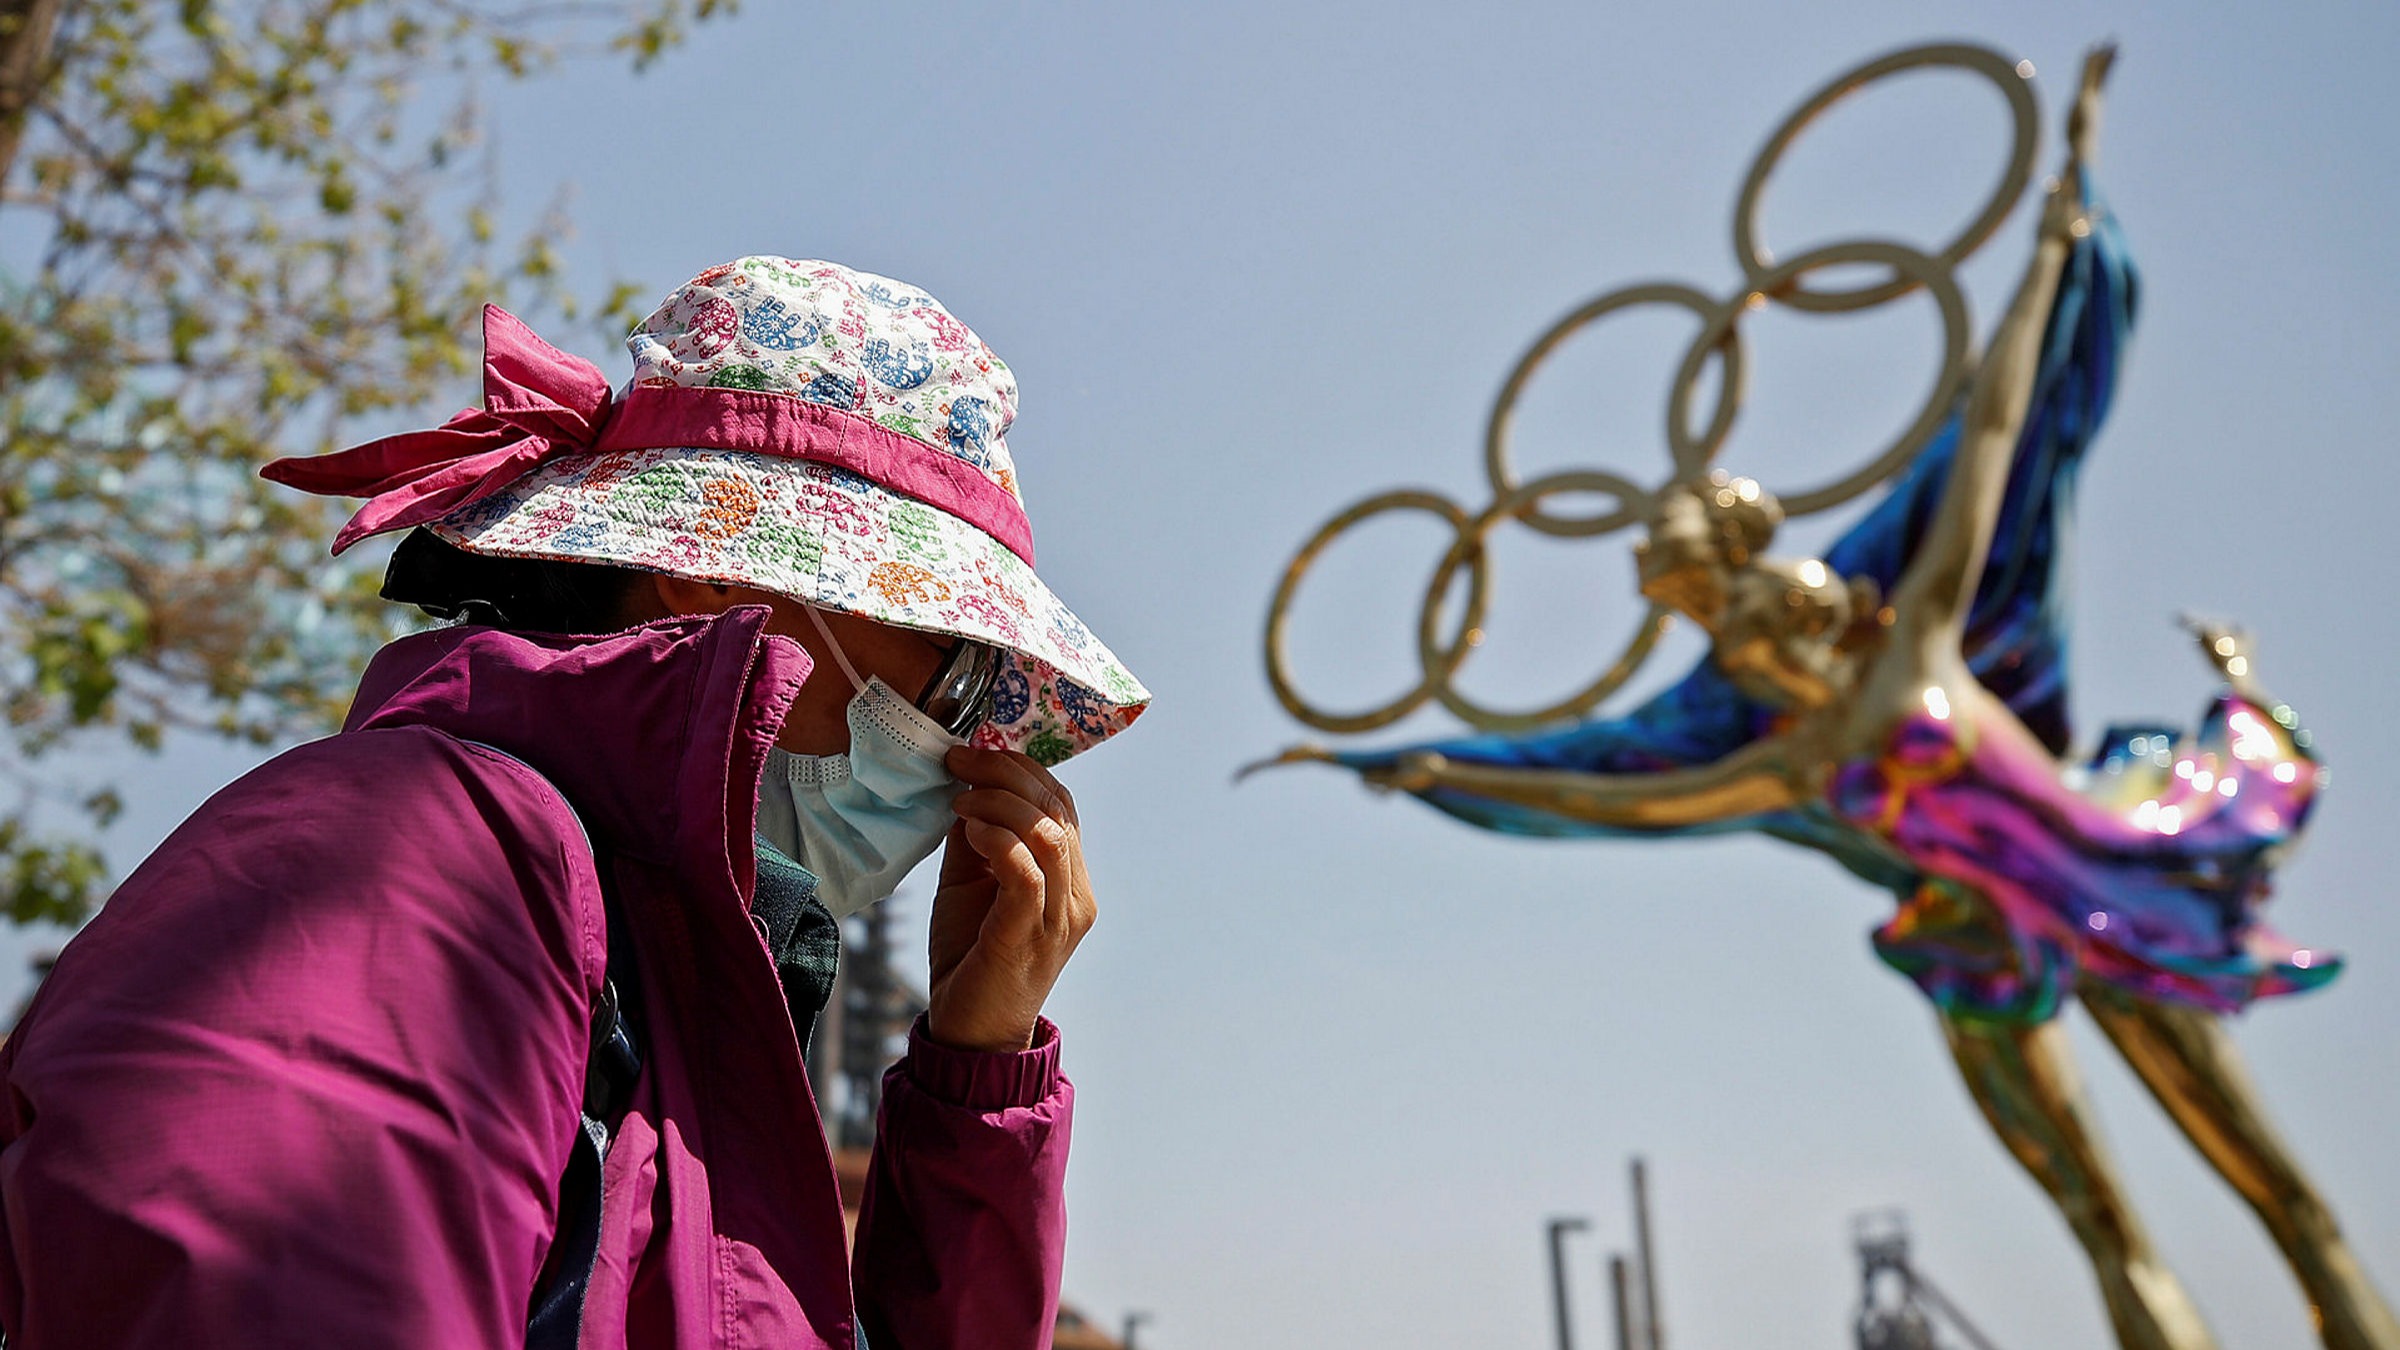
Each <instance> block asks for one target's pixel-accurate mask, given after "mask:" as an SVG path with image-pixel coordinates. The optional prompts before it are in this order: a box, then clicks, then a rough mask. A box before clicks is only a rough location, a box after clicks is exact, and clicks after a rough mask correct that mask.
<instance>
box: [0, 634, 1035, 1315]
mask: <svg viewBox="0 0 2400 1350" xmlns="http://www.w3.org/2000/svg"><path fill="white" fill-rule="evenodd" d="M765 616H766V611H765V610H763V609H756V608H752V609H737V610H735V611H733V612H731V613H729V614H727V615H725V616H723V617H721V618H716V619H683V620H674V621H669V622H663V623H658V624H652V625H649V626H646V627H642V628H637V629H634V630H632V631H630V632H626V633H621V634H617V635H614V636H611V637H606V638H597V639H567V638H555V639H554V638H542V639H527V638H524V637H521V636H517V635H513V634H509V633H504V632H499V631H495V630H492V629H484V628H450V629H443V630H439V631H436V632H430V633H424V634H420V635H417V636H414V637H409V638H404V639H402V640H401V641H398V642H395V643H393V644H392V645H390V646H389V647H386V648H385V649H384V650H383V651H382V652H381V653H380V654H379V655H378V656H377V657H376V659H375V661H374V663H373V664H372V665H371V666H370V667H369V668H368V671H367V674H366V678H365V680H364V682H363V683H362V685H361V687H360V690H359V695H358V701H357V704H356V706H355V708H354V709H353V711H352V713H351V715H350V720H349V724H348V725H347V726H346V727H345V728H344V730H343V732H342V734H340V735H338V736H334V737H330V738H328V739H326V740H322V741H317V742H314V743H312V744H309V745H303V746H301V747H299V748H298V749H295V750H292V751H289V752H287V753H285V754H283V755H280V756H278V757H276V758H275V759H274V760H272V761H270V762H269V763H267V764H266V765H264V766H263V767H261V768H260V769H258V770H257V771H256V772H254V773H251V774H250V775H248V776H247V777H245V778H243V779H242V780H240V781H239V782H237V783H235V784H233V785H232V786H230V787H228V788H226V789H225V790H224V791H222V792H220V793H218V794H217V795H216V796H215V797H213V798H211V799H210V800H209V801H208V803H207V804H206V805H204V806H202V807H201V808H200V809H199V811H197V812H196V813H194V814H193V816H192V818H191V819H190V820H188V821H186V822H185V823H184V824H183V826H182V828H180V829H178V830H177V831H176V832H175V833H174V834H173V835H172V836H171V837H169V838H168V840H167V841H166V842H165V843H164V844H162V845H160V846H159V849H158V851H157V852H156V853H154V854H152V855H151V856H150V858H149V859H148V860H147V861H146V862H144V863H143V864H142V866H141V867H140V869H139V870H137V871H136V872H135V873H134V874H133V875H132V876H131V877H130V878H128V879H127V880H126V882H125V884H124V886H123V887H121V888H120V889H119V890H118V891H117V893H116V895H115V897H114V898H113V899H111V900H110V901H109V903H108V904H107V906H106V907H105V908H104V909H103V910H102V911H101V913H100V915H99V917H98V918H97V919H95V920H93V922H92V923H91V925H90V926H89V927H87V928H86V929H84V931H83V932H82V933H81V934H79V935H77V937H76V938H75V940H74V941H73V942H71V943H69V944H68V946H67V949H66V951H65V952H64V953H63V954H62V955H61V956H60V958H59V961H58V965H57V968H56V970H55V971H53V972H52V974H51V976H50V978H49V980H48V981H47V982H46V983H45V984H44V986H43V988H42V990H41V992H40V993H39V995H37V996H36V998H35V999H34V1002H33V1005H32V1008H31V1009H30V1011H29V1012H28V1013H27V1014H26V1017H25V1019H24V1021H23V1023H22V1024H21V1025H20V1026H19V1027H18V1028H17V1030H16V1032H15V1033H14V1034H13V1035H12V1036H10V1037H9V1039H8V1042H7V1044H6V1045H5V1047H0V1078H4V1079H5V1081H6V1084H7V1093H8V1096H7V1102H6V1107H5V1113H4V1115H0V1229H4V1240H0V1328H5V1330H6V1333H7V1343H8V1346H9V1350H70V1348H71V1350H119V1348H127V1350H130V1348H131V1347H152V1346H155V1347H169V1346H172V1347H177V1348H178V1350H182V1348H184V1347H195V1346H197V1347H215V1346H241V1347H262V1348H263V1347H282V1346H308V1347H326V1346H340V1347H344V1350H374V1348H376V1347H386V1346H389V1347H409V1350H428V1348H431V1347H440V1348H442V1350H467V1348H469V1347H476V1348H480V1347H493V1348H494V1350H499V1348H500V1347H515V1346H522V1345H523V1344H524V1339H525V1324H526V1312H527V1303H528V1300H529V1298H530V1296H531V1294H532V1291H533V1289H534V1286H535V1283H536V1280H537V1277H538V1276H539V1274H540V1272H541V1268H542V1264H543V1259H544V1256H545V1255H546V1253H547V1252H548V1250H549V1247H550V1243H551V1237H552V1234H553V1232H554V1231H555V1229H556V1227H557V1222H558V1214H557V1211H558V1204H559V1199H558V1197H559V1181H560V1177H561V1175H562V1174H563V1173H564V1171H565V1169H566V1165H567V1159H568V1152H569V1146H570V1144H571V1143H572V1141H573V1140H574V1138H575V1136H576V1132H577V1127H578V1116H577V1103H578V1101H579V1099H580V1097H581V1094H582V1090H583V1076H584V1063H585V1053H586V1048H587V1045H588V1042H589V1034H590V1033H589V1025H590V1012H591V1005H592V1002H593V999H594V997H595V995H596V993H597V991H598V990H599V988H600V985H601V982H602V977H603V972H604V971H605V969H606V951H607V934H606V931H605V924H606V917H605V913H604V910H603V907H602V904H601V895H600V888H599V885H600V878H599V876H598V875H597V874H596V872H595V869H594V864H593V857H594V854H593V852H592V850H591V849H590V848H589V847H587V846H586V844H585V842H584V837H583V827H584V826H588V827H589V829H590V831H591V834H592V835H593V836H594V837H595V839H596V840H597V841H598V843H599V845H600V855H599V856H600V857H601V858H602V859H604V862H603V863H602V864H601V865H602V866H604V867H605V868H606V869H607V871H608V873H609V877H610V882H611V886H612V888H613V890H614V891H615V894H616V898H617V901H618V904H619V906H620V912H621V913H622V915H623V921H624V923H625V925H626V927H627V929H628V930H629V934H628V935H629V936H630V938H631V940H632V945H633V949H634V952H635V954H636V964H637V965H638V968H639V980H638V984H639V989H640V994H639V1006H640V1008H641V1011H642V1014H643V1018H644V1021H643V1026H642V1036H643V1041H644V1050H645V1053H646V1055H647V1064H646V1065H645V1067H644V1070H643V1073H642V1077H641V1080H640V1082H639V1083H638V1085H637V1086H636V1088H635V1091H634V1093H633V1105H632V1108H631V1111H630V1113H629V1114H628V1115H627V1116H626V1118H625V1121H624V1124H623V1126H622V1128H621V1129H620V1131H619V1133H618V1134H617V1136H616V1140H615V1143H614V1145H613V1147H612V1148H611V1149H610V1152H609V1154H608V1159H607V1163H606V1178H607V1196H608V1201H607V1205H606V1207H605V1213H604V1217H603V1223H602V1228H601V1247H600V1256H599V1261H598V1263H597V1267H596V1269H595V1271H594V1273H593V1276H592V1284H591V1291H590V1295H589V1302H588V1303H587V1305H586V1309H585V1318H584V1332H583V1344H584V1345H585V1346H587V1347H595V1348H596V1350H668V1348H669V1347H672V1350H700V1347H727V1348H730V1347H737V1346H743V1347H748V1346H756V1347H774V1348H775V1350H786V1348H787V1347H800V1348H805V1347H829V1348H833V1350H851V1347H852V1346H853V1343H854V1342H853V1314H852V1309H853V1306H854V1303H853V1300H854V1299H855V1308H856V1316H857V1321H858V1322H859V1323H861V1324H863V1326H864V1329H865V1331H866V1334H867V1338H868V1340H869V1342H870V1343H871V1344H872V1346H873V1347H874V1350H952V1348H956V1350H1018V1348H1019V1347H1024V1348H1026V1350H1031V1348H1033V1347H1040V1346H1046V1345H1048V1344H1049V1340H1050V1328H1051V1324H1052V1321H1053V1319H1054V1317H1055V1314H1056V1308H1057V1302H1058V1281H1059V1263H1060V1258H1061V1254H1062V1249H1063V1247H1064V1244H1065V1227H1066V1224H1065V1211H1064V1207H1063V1204H1062V1201H1061V1196H1060V1191H1061V1183H1062V1181H1063V1179H1064V1175H1065V1171H1066V1158H1067V1137H1068V1133H1069V1118H1070V1114H1071V1103H1072V1089H1071V1087H1070V1086H1069V1084H1068V1083H1067V1080H1066V1079H1065V1078H1064V1077H1063V1076H1062V1075H1061V1074H1060V1073H1059V1069H1058V1044H1057V1038H1056V1033H1055V1031H1054V1030H1053V1029H1052V1028H1050V1027H1049V1025H1048V1024H1047V1023H1044V1024H1043V1029H1042V1033H1041V1036H1040V1037H1039V1038H1038V1039H1039V1042H1040V1043H1039V1044H1038V1045H1037V1047H1036V1048H1035V1049H1033V1050H1030V1051H1027V1052H1025V1053H1023V1054H1018V1055H983V1054H970V1053H963V1052H959V1051H954V1050H948V1049H945V1048H943V1047H941V1046H938V1045H934V1044H932V1043H931V1042H929V1041H927V1040H925V1039H924V1037H923V1036H922V1034H919V1035H917V1036H916V1037H914V1038H912V1040H911V1042H910V1048H909V1051H908V1055H907V1057H906V1058H904V1059H903V1060H902V1061H901V1062H900V1064H899V1065H898V1066H897V1067H896V1068H894V1069H893V1071H892V1074H891V1077H890V1079H889V1080H888V1082H887V1084H886V1090H885V1095H884V1104H883V1118H882V1123H881V1129H880V1136H879V1142H878V1143H877V1146H876V1152H875V1160H874V1165H873V1169H872V1171H871V1173H870V1175H869V1179H868V1183H867V1192H866V1201H865V1207H864V1209H863V1211H862V1213H861V1215H860V1218H859V1227H858V1235H857V1260H856V1265H855V1268H854V1267H853V1265H852V1263H851V1261H850V1260H849V1258H848V1257H847V1256H846V1254H845V1252H844V1249H843V1233H842V1210H841V1202H840V1200H839V1198H838V1195H837V1192H836V1190H835V1182H834V1171H833V1164H832V1159H831V1158H830V1156H829V1155H828V1153H827V1150H826V1144H825V1137H824V1131H823V1128H822V1126H821V1124H820V1122H819V1120H818V1116H817V1108H816V1103H815V1100H814V1099H813V1097H812V1096H811V1095H810V1091H809V1084H808V1076H807V1074H806V1072H805V1071H804V1069H803V1066H802V1064H801V1059H800V1046H799V1044H798V1039H797V1037H796V1036H795V1034H794V1032H793V1030H792V1023H791V1018H790V1015H789V1014H788V1013H787V1012H786V1010H785V1008H784V1003H783V994H782V990H781V987H780V986H779V985H778V983H777V981H776V976H775V969H774V964H773V961H772V960H771V959H770V957H769V956H768V954H767V950H766V947H765V944H764V942H763V940H762V939H761V937H760V934H759V932H758V930H757V929H756V928H754V927H753V926H752V924H751V922H750V918H749V912H748V910H749V895H750V889H751V880H752V866H753V858H752V852H751V844H750V840H751V837H752V827H753V824H754V815H755V812H756V809H757V805H756V804H757V787H758V777H759V770H760V766H761V764H762V763H763V761H764V758H765V755H766V752H767V748H768V747H769V745H771V744H772V743H773V740H774V736H775V732H776V729H777V728H778V727H779V726H781V725H782V721H783V715H784V712H785V710H786V709H787V708H788V707H789V705H790V702H791V699H792V696H793V692H794V691H795V690H796V689H797V688H798V687H799V685H800V682H801V681H802V680H803V679H805V678H806V677H807V675H808V669H809V662H808V657H807V655H806V654H805V653H803V652H802V651H801V650H800V648H798V647H797V646H795V645H794V644H792V643H790V642H787V641H784V640H783V639H780V638H773V637H768V636H766V635H765V634H764V633H763V631H762V626H763V624H764V622H765ZM487 747H488V748H487ZM502 752H504V753H502ZM519 761H522V763H520V762H519ZM527 765H530V766H532V768H531V769H530V770H529V769H528V768H527V767H526V766H527ZM534 770H538V771H539V772H538V773H536V772H534ZM553 784H555V785H556V786H555V789H554V788H553V786H552V785H553ZM562 792H563V793H564V795H565V798H566V802H572V803H573V807H572V810H570V809H569V807H568V806H567V804H566V802H562V801H561V799H560V795H559V794H560V793H562ZM579 817H580V821H581V824H580V825H579V824H578V818H579ZM920 1033H921V1028H920Z"/></svg>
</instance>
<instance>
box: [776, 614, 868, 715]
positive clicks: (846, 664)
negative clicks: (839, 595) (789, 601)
mask: <svg viewBox="0 0 2400 1350" xmlns="http://www.w3.org/2000/svg"><path fill="white" fill-rule="evenodd" d="M794 599H798V597H796V596H795V597H794ZM799 603H800V608H802V609H805V610H807V611H808V621H809V622H810V623H813V624H815V625H816V626H817V633H818V635H819V636H821V637H823V638H824V639H825V645H826V646H827V647H830V648H832V649H833V663H834V664H835V665H837V666H840V667H841V668H842V673H843V674H844V675H847V676H849V677H850V687H851V688H852V689H855V690H857V691H858V692H859V693H862V694H863V693H865V692H867V682H866V681H865V680H862V679H860V678H858V667H856V666H853V665H851V664H850V657H849V656H848V655H847V654H846V653H844V652H843V651H842V644H841V643H840V642H839V641H837V640H835V638H834V636H833V629H832V628H831V627H829V626H827V624H826V622H825V616H824V615H822V614H819V613H818V612H817V607H816V606H815V605H812V604H810V603H808V602H807V601H806V600H801V601H800V602H799Z"/></svg>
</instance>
